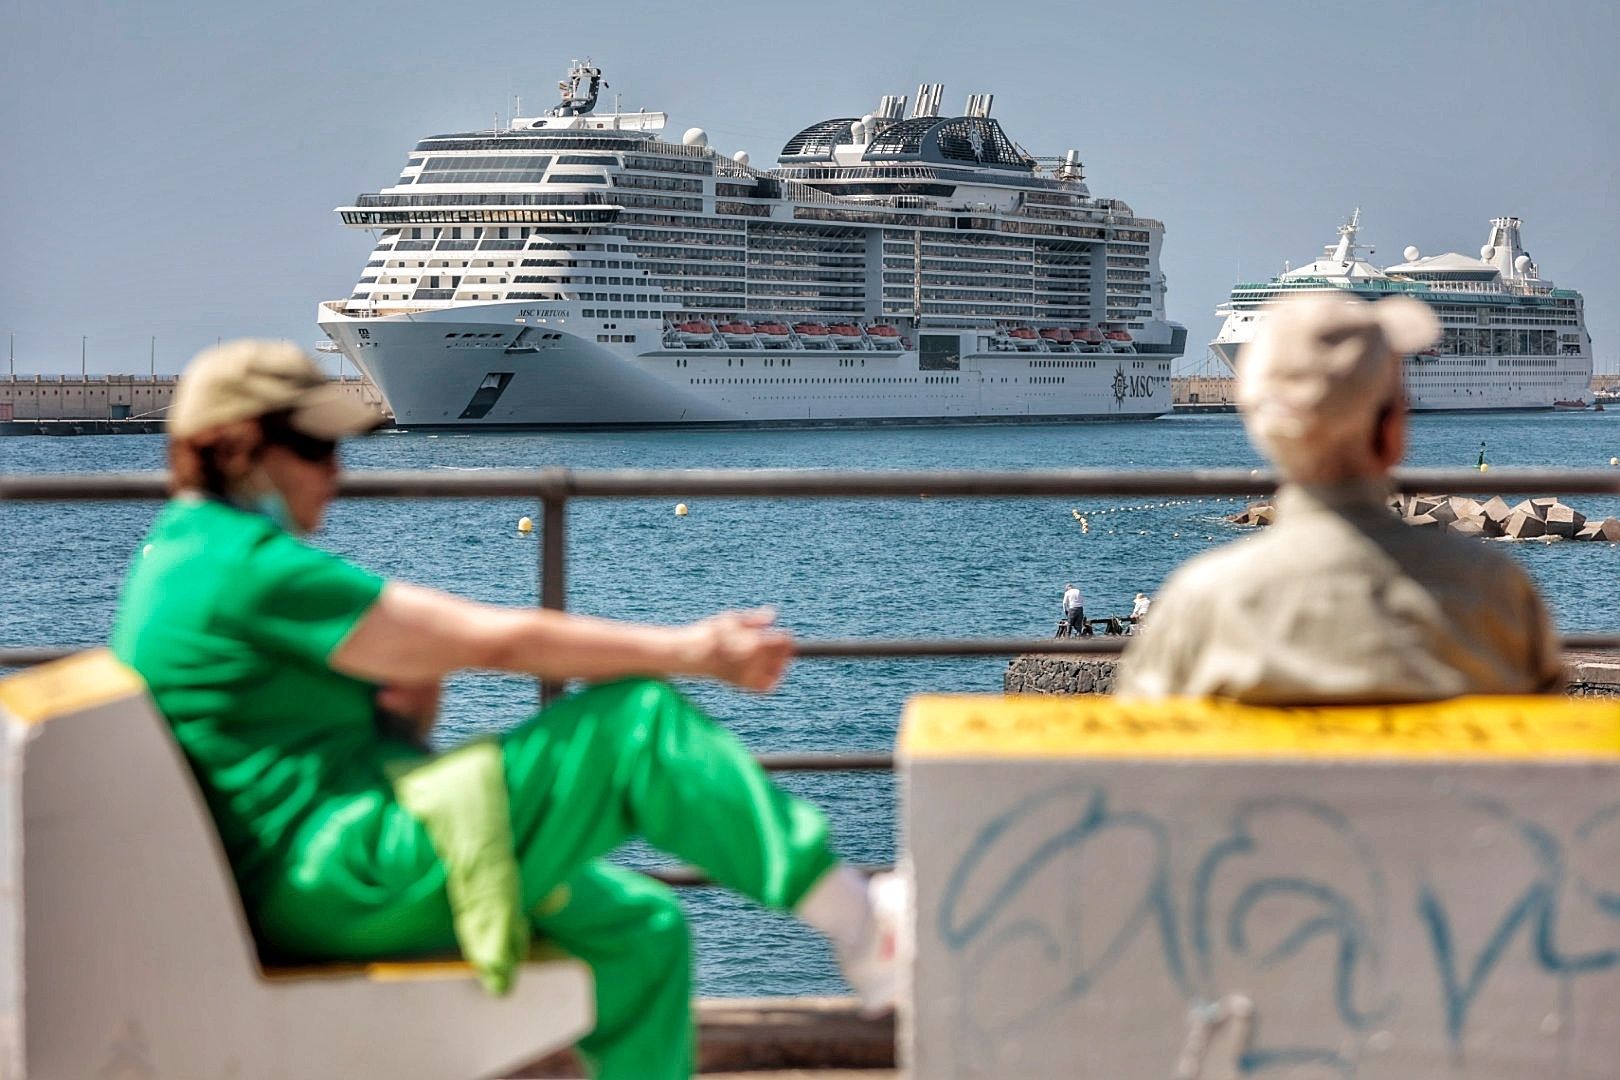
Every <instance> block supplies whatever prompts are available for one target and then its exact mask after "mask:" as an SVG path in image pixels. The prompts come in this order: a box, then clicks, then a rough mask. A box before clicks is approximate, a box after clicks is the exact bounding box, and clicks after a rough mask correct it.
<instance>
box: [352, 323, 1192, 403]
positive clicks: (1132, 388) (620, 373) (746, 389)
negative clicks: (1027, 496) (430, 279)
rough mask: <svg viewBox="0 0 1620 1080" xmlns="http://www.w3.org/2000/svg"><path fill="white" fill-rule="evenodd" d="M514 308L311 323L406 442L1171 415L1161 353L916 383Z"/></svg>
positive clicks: (888, 373) (881, 359)
mask: <svg viewBox="0 0 1620 1080" xmlns="http://www.w3.org/2000/svg"><path fill="white" fill-rule="evenodd" d="M518 310H521V309H518V308H516V307H515V306H514V305H503V304H494V305H483V306H479V307H460V308H457V309H453V310H445V311H434V312H418V313H415V314H413V315H410V316H393V317H382V318H376V317H372V318H354V317H350V316H346V315H342V314H339V313H336V312H334V311H332V310H331V309H330V308H329V307H323V308H322V311H321V315H320V323H321V327H322V329H323V330H325V331H326V332H327V334H328V336H330V337H331V338H332V340H333V341H335V342H336V343H337V344H338V346H339V348H341V349H342V351H343V352H344V353H345V355H347V356H348V357H349V359H351V360H353V361H354V363H355V364H356V366H357V367H359V368H360V369H361V370H362V371H364V372H365V373H366V375H367V376H368V377H369V378H370V379H371V380H372V381H373V382H374V383H375V384H376V385H377V387H378V389H379V390H381V391H382V394H383V396H384V397H385V398H386V399H387V401H388V404H389V407H390V408H391V409H392V410H393V412H394V417H395V423H396V424H397V425H398V426H400V427H406V428H454V429H457V430H513V429H539V428H543V429H602V428H659V427H707V428H744V427H803V426H815V427H820V426H833V425H890V424H896V425H898V424H953V423H972V424H987V423H988V424H995V423H1038V422H1058V421H1070V420H1147V419H1152V418H1154V417H1157V416H1160V415H1163V414H1165V413H1167V412H1169V411H1170V407H1171V402H1170V365H1171V361H1172V360H1173V359H1174V356H1173V355H1172V354H1170V353H1168V352H1163V353H1142V354H1135V353H1116V354H1087V355H1083V354H1079V353H1069V352H1042V353H1031V352H1016V353H1014V352H1011V351H977V350H975V348H974V344H975V342H976V341H977V340H980V339H977V338H976V337H975V336H974V335H972V334H971V333H967V334H963V335H962V336H961V338H960V340H961V344H962V348H961V349H960V356H959V358H958V359H957V360H956V365H957V366H956V367H955V368H951V369H948V370H924V369H923V368H922V366H921V361H920V357H919V354H918V352H917V351H916V350H915V349H902V350H895V349H892V348H885V349H876V348H874V349H869V350H860V351H855V350H836V351H835V350H829V349H796V350H795V349H771V350H765V349H762V348H753V349H746V348H744V349H728V348H707V349H692V348H681V347H666V346H665V344H664V342H663V340H662V336H661V332H660V331H661V327H660V325H659V324H658V323H656V322H653V323H641V324H632V323H628V322H621V323H617V324H614V330H616V331H617V333H607V332H603V331H604V327H602V326H601V325H600V324H590V323H589V322H587V321H585V320H580V319H577V318H569V317H566V316H564V317H560V318H559V317H556V316H554V315H553V316H547V317H546V318H545V319H544V321H541V320H538V319H534V318H526V317H524V316H522V315H518V314H515V312H516V311H518ZM928 332H929V331H927V330H926V329H925V330H923V331H922V333H924V334H926V333H928ZM614 337H619V338H621V339H630V338H635V339H636V340H635V341H630V340H620V341H613V340H612V339H613V338H614ZM598 339H606V340H598ZM649 342H653V343H655V344H653V345H652V346H651V347H649V345H648V343H649ZM672 346H673V343H672ZM1147 347H1151V346H1147Z"/></svg>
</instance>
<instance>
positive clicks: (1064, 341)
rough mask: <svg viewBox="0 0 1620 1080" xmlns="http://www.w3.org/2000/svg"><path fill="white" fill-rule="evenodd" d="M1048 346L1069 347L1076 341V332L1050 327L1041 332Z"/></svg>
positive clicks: (1060, 327) (1059, 327)
mask: <svg viewBox="0 0 1620 1080" xmlns="http://www.w3.org/2000/svg"><path fill="white" fill-rule="evenodd" d="M1041 337H1042V338H1043V339H1044V340H1045V341H1046V343H1047V344H1048V345H1068V344H1070V343H1071V342H1073V341H1074V332H1073V331H1071V330H1068V329H1066V328H1065V327H1062V326H1049V327H1047V328H1046V329H1045V330H1042V331H1041Z"/></svg>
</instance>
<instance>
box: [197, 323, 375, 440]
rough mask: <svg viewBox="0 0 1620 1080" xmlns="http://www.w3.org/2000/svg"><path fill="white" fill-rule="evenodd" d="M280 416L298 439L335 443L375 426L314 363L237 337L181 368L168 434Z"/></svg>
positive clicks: (279, 344)
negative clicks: (306, 437) (285, 417)
mask: <svg viewBox="0 0 1620 1080" xmlns="http://www.w3.org/2000/svg"><path fill="white" fill-rule="evenodd" d="M283 410H285V411H287V412H289V413H290V415H289V417H288V423H289V424H291V425H292V427H293V428H295V429H296V430H298V431H301V432H303V433H304V434H305V435H310V436H312V437H314V438H317V439H332V440H336V439H339V438H342V437H343V436H345V435H359V434H361V433H363V432H367V431H372V430H374V429H376V428H377V427H379V426H380V425H381V424H382V422H383V418H382V415H381V414H380V413H378V412H377V410H376V409H374V408H372V407H371V406H369V405H367V404H365V403H364V402H362V401H359V400H358V399H356V398H354V397H352V396H351V395H349V394H346V393H344V392H343V391H342V390H341V389H339V388H338V387H336V386H334V385H332V383H331V382H330V381H329V380H328V379H327V377H326V373H325V372H323V371H322V370H321V369H320V367H319V366H318V365H317V364H316V363H315V361H314V360H312V359H310V357H309V356H308V354H306V353H305V352H304V350H302V349H300V348H299V347H298V346H296V345H294V344H292V343H291V342H288V341H261V340H255V339H251V338H243V339H241V340H238V341H227V342H225V343H224V344H222V345H216V346H214V347H213V348H211V349H204V350H203V351H202V352H200V353H198V354H197V355H196V356H195V357H194V358H193V359H192V361H191V363H189V364H187V365H186V370H185V371H184V372H183V373H182V374H181V376H180V384H179V386H178V387H177V388H176V389H175V394H174V404H173V405H171V406H170V407H169V413H168V429H169V435H170V436H171V437H172V438H176V439H186V438H190V437H191V436H193V435H195V434H197V433H198V432H200V431H206V430H207V429H209V428H212V427H219V426H220V425H222V424H231V423H235V422H237V421H239V420H251V419H252V418H254V417H256V416H264V415H265V414H266V413H273V412H281V411H283Z"/></svg>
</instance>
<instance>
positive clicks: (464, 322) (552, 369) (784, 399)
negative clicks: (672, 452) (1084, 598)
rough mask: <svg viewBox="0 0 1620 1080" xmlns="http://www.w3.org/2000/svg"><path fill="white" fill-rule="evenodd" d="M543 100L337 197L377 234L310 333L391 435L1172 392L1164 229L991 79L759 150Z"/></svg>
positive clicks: (591, 85)
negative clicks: (752, 158) (1092, 175)
mask: <svg viewBox="0 0 1620 1080" xmlns="http://www.w3.org/2000/svg"><path fill="white" fill-rule="evenodd" d="M604 85H605V84H603V83H602V81H601V71H600V69H598V68H595V67H592V66H590V65H589V64H580V63H576V64H575V65H574V67H573V68H572V70H571V71H570V73H569V77H568V79H567V80H566V81H564V82H563V83H562V84H561V90H562V103H561V104H560V105H558V106H557V107H556V108H554V109H552V110H551V111H550V112H549V113H548V114H547V115H545V116H541V117H522V118H517V119H514V120H512V121H511V124H510V126H509V127H508V128H507V129H505V130H498V131H483V132H467V133H462V134H452V135H435V136H433V137H431V138H427V139H424V140H422V141H421V142H420V143H418V144H417V146H416V148H415V149H414V150H412V151H411V153H410V156H409V158H408V159H407V161H406V163H405V167H404V169H403V171H402V172H401V173H400V176H399V178H398V180H397V181H395V183H394V184H393V185H392V186H390V187H386V188H383V189H382V190H381V191H379V192H377V193H376V194H367V195H361V196H360V197H359V198H358V199H356V200H355V202H354V204H353V205H352V206H343V207H340V208H338V212H339V213H340V214H341V215H342V218H343V221H344V223H345V224H347V225H349V226H352V227H355V228H361V229H369V230H373V231H374V232H375V233H376V234H377V245H376V249H375V250H374V251H373V252H372V255H371V259H370V261H369V262H367V263H366V267H365V269H364V270H363V271H362V274H361V277H360V281H359V284H358V285H356V287H355V289H354V292H353V294H352V295H350V296H349V297H348V298H347V299H345V300H334V301H329V302H327V303H323V304H322V305H321V306H320V310H319V323H320V326H321V329H322V330H324V331H325V332H326V334H327V335H328V336H329V337H330V338H331V339H332V341H333V342H335V343H336V347H337V348H339V349H341V350H342V352H343V353H344V354H346V355H347V356H348V357H349V358H350V359H352V360H353V361H354V362H355V364H356V365H357V366H358V367H360V368H361V369H362V370H363V371H364V372H365V373H366V374H367V375H369V376H370V377H371V379H372V380H373V381H374V382H375V383H376V384H377V386H378V387H379V388H380V389H381V390H382V392H383V394H384V396H385V397H386V398H387V400H388V403H389V405H390V406H391V407H392V408H393V411H394V414H395V418H396V421H397V423H398V424H400V425H401V426H405V427H455V428H461V429H477V428H502V427H511V428H535V427H566V428H593V427H632V426H663V425H689V426H748V425H772V426H776V425H793V424H813V425H820V424H835V423H939V422H1010V421H1042V420H1069V419H1119V418H1148V417H1153V416H1158V415H1160V414H1162V413H1164V412H1167V411H1169V408H1170V369H1171V363H1172V361H1173V360H1174V359H1175V358H1176V357H1178V356H1179V355H1181V353H1182V351H1183V348H1184V346H1185V340H1186V331H1185V329H1183V328H1182V327H1181V326H1179V325H1177V324H1175V323H1171V322H1167V321H1166V319H1165V315H1164V292H1165V284H1164V275H1163V274H1162V273H1160V271H1159V246H1160V242H1161V239H1162V237H1163V232H1164V227H1163V226H1162V225H1161V224H1160V223H1159V222H1157V221H1153V220H1151V219H1148V218H1141V217H1137V216H1136V215H1135V214H1134V213H1132V211H1131V209H1130V207H1128V206H1126V205H1125V204H1124V203H1123V202H1119V201H1118V200H1113V199H1098V198H1093V197H1092V196H1091V194H1090V192H1089V191H1088V189H1087V187H1086V183H1085V179H1084V177H1083V175H1082V171H1081V165H1080V160H1079V155H1078V153H1077V152H1075V151H1073V150H1071V151H1069V152H1068V154H1067V155H1066V156H1065V157H1063V158H1061V159H1059V158H1035V157H1032V156H1031V155H1030V154H1028V153H1026V152H1025V151H1024V150H1023V149H1022V148H1020V147H1019V146H1018V145H1017V144H1016V143H1014V142H1013V141H1012V140H1011V139H1010V138H1009V137H1008V136H1007V134H1006V133H1005V132H1004V131H1003V130H1002V127H1001V124H1000V123H999V122H998V121H997V120H994V119H992V118H991V116H990V107H991V98H990V96H989V95H974V96H972V97H970V98H969V99H968V102H967V107H966V109H965V110H964V113H963V115H960V116H954V117H942V116H940V115H939V107H940V99H941V91H942V87H941V86H939V85H937V84H935V85H925V86H923V87H921V88H919V90H918V94H917V99H916V101H915V102H914V103H913V106H912V110H911V114H910V115H909V116H906V115H904V114H905V106H906V100H905V98H903V97H886V98H884V99H883V102H882V104H881V105H880V106H879V107H878V109H877V110H876V111H875V112H873V113H871V114H868V115H866V116H861V117H844V118H839V119H835V120H824V121H822V122H820V123H816V124H812V125H811V126H810V127H807V128H805V129H804V130H803V131H801V132H799V134H797V135H795V136H793V138H791V139H789V140H788V141H787V144H786V145H785V146H783V148H782V152H781V155H780V158H779V167H778V168H776V169H772V170H769V171H762V170H759V169H755V168H752V167H750V166H749V164H748V158H747V155H746V154H744V153H740V152H739V153H736V154H734V155H732V156H730V157H727V156H724V155H722V154H719V153H716V152H715V151H714V150H713V149H711V148H710V147H709V145H708V139H707V137H706V136H705V134H704V133H703V132H702V131H701V130H699V129H696V128H694V129H692V130H690V131H687V132H686V134H685V137H684V138H683V139H682V140H681V141H680V142H678V143H676V142H669V141H666V140H664V139H662V138H660V137H659V136H658V134H657V133H658V132H659V131H661V130H662V129H663V127H664V125H665V122H666V116H665V115H664V114H663V113H651V112H620V111H614V112H597V111H596V104H597V98H598V94H599V91H600V89H601V88H602V87H603V86H604Z"/></svg>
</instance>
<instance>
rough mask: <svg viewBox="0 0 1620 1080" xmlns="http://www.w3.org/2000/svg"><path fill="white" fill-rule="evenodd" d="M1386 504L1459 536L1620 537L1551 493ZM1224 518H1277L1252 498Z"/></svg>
mask: <svg viewBox="0 0 1620 1080" xmlns="http://www.w3.org/2000/svg"><path fill="white" fill-rule="evenodd" d="M1386 505H1387V506H1388V507H1389V509H1390V511H1391V512H1392V513H1394V514H1395V515H1396V516H1398V517H1399V518H1400V519H1401V520H1402V521H1405V522H1406V523H1407V524H1408V525H1413V526H1416V527H1418V528H1435V527H1439V528H1443V529H1445V530H1447V531H1448V532H1455V533H1457V534H1459V535H1461V536H1483V537H1490V538H1494V537H1499V536H1500V537H1506V538H1508V539H1509V540H1534V539H1537V538H1539V537H1547V536H1555V537H1561V538H1564V539H1568V540H1599V541H1608V542H1610V543H1615V542H1620V539H1617V538H1620V522H1617V527H1616V528H1614V529H1610V528H1609V527H1608V523H1609V522H1611V521H1615V519H1614V518H1605V519H1603V521H1602V522H1599V523H1597V524H1598V526H1599V527H1598V528H1590V527H1589V526H1590V525H1591V524H1592V523H1590V522H1588V521H1587V519H1586V515H1585V514H1583V513H1581V512H1580V511H1579V510H1577V509H1575V508H1574V507H1573V506H1569V505H1566V504H1565V503H1563V502H1561V501H1559V500H1558V499H1557V498H1554V497H1551V496H1548V497H1544V498H1536V499H1524V500H1521V501H1520V502H1519V503H1518V504H1516V505H1514V506H1511V507H1510V506H1508V504H1507V502H1506V500H1504V499H1503V498H1502V497H1501V496H1499V495H1495V496H1492V497H1491V498H1490V499H1488V500H1487V501H1485V502H1483V503H1482V502H1479V501H1478V500H1475V499H1470V498H1468V497H1467V496H1464V495H1391V496H1390V497H1389V499H1388V501H1387V503H1386ZM1226 520H1227V521H1229V522H1231V523H1232V524H1234V525H1270V524H1272V523H1273V522H1274V521H1275V520H1276V509H1275V508H1274V507H1273V506H1271V505H1270V504H1268V503H1254V504H1251V505H1250V506H1247V507H1245V508H1244V509H1243V510H1242V511H1241V512H1239V513H1237V514H1232V515H1230V516H1229V517H1227V519H1226Z"/></svg>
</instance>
